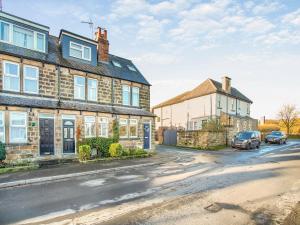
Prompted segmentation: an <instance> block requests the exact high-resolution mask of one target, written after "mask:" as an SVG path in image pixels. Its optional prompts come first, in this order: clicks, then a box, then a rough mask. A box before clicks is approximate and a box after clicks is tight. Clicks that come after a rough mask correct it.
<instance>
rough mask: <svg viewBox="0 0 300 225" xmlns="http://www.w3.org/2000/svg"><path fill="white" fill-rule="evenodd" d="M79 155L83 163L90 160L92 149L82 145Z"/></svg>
mask: <svg viewBox="0 0 300 225" xmlns="http://www.w3.org/2000/svg"><path fill="white" fill-rule="evenodd" d="M78 153H79V159H80V160H81V161H86V160H89V159H90V158H91V147H90V146H89V145H80V146H79V151H78Z"/></svg>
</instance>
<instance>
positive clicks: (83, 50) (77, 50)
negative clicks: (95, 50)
mask: <svg viewBox="0 0 300 225" xmlns="http://www.w3.org/2000/svg"><path fill="white" fill-rule="evenodd" d="M70 56H72V57H75V58H78V59H83V60H87V61H91V48H90V47H87V46H84V45H81V44H78V43H74V42H72V41H71V42H70Z"/></svg>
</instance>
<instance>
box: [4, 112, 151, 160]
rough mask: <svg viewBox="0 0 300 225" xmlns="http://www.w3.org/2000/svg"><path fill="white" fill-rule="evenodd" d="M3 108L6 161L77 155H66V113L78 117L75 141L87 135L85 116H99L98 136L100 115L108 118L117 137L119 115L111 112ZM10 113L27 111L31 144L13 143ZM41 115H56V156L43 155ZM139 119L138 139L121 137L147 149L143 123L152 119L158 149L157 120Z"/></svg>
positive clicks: (28, 141) (129, 144)
mask: <svg viewBox="0 0 300 225" xmlns="http://www.w3.org/2000/svg"><path fill="white" fill-rule="evenodd" d="M0 111H4V112H5V118H4V121H5V139H6V151H7V158H6V162H8V163H10V162H18V161H24V160H26V161H35V160H47V159H56V158H74V157H77V156H76V154H75V155H70V154H68V155H67V154H63V134H62V120H63V116H67V115H72V116H75V118H76V121H75V140H76V141H75V143H77V142H78V141H82V139H84V138H85V135H84V129H85V126H84V117H85V116H95V118H96V123H95V126H96V135H97V136H99V132H100V131H99V118H101V117H106V118H108V122H109V137H112V136H113V121H114V120H115V117H113V115H112V114H108V113H95V112H79V111H74V110H73V111H72V110H50V109H37V108H24V107H10V106H8V107H7V108H6V107H5V106H0ZM9 112H27V143H25V144H9ZM41 114H47V115H52V116H53V118H54V129H55V130H54V133H55V136H54V145H55V148H54V155H49V156H40V152H39V136H40V135H39V116H40V115H41ZM120 118H128V119H129V116H120ZM130 118H132V119H133V118H135V119H138V138H134V139H131V138H128V139H121V140H120V143H121V144H122V145H124V146H125V147H139V148H143V137H144V130H143V124H144V123H146V122H150V123H151V124H152V130H151V136H152V139H151V140H152V142H151V150H152V151H153V150H154V149H155V140H154V119H153V118H151V117H133V116H131V117H130Z"/></svg>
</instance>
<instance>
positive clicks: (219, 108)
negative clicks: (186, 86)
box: [153, 93, 250, 129]
mask: <svg viewBox="0 0 300 225" xmlns="http://www.w3.org/2000/svg"><path fill="white" fill-rule="evenodd" d="M237 106H238V107H237ZM153 112H154V114H155V115H156V116H157V118H156V129H158V128H159V127H161V126H166V127H170V126H175V127H182V128H184V129H187V124H188V121H189V122H190V123H191V121H195V124H194V125H195V126H198V128H201V121H202V120H207V119H209V118H210V117H216V116H220V115H221V112H224V113H229V114H232V115H236V114H238V115H240V116H250V104H249V103H247V102H245V101H242V100H238V99H236V98H231V97H228V96H226V95H222V94H219V93H214V94H210V95H205V96H201V97H197V98H193V99H189V100H186V101H184V102H180V103H177V104H173V105H170V106H164V107H161V108H156V109H154V110H153ZM197 121H200V124H199V123H197ZM193 128H194V127H192V129H193ZM189 129H191V127H190V126H189Z"/></svg>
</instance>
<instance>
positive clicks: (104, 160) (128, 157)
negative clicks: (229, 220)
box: [79, 153, 153, 163]
mask: <svg viewBox="0 0 300 225" xmlns="http://www.w3.org/2000/svg"><path fill="white" fill-rule="evenodd" d="M152 155H153V153H147V154H142V155H128V156H120V157H107V158H97V159H90V160H86V161H80V160H79V162H80V163H92V162H109V161H113V160H124V159H136V158H146V157H151V156H152Z"/></svg>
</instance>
